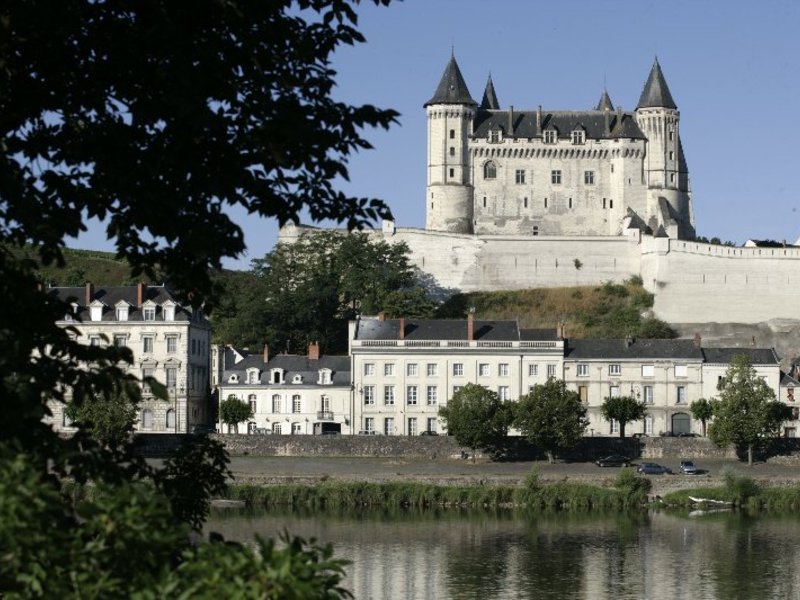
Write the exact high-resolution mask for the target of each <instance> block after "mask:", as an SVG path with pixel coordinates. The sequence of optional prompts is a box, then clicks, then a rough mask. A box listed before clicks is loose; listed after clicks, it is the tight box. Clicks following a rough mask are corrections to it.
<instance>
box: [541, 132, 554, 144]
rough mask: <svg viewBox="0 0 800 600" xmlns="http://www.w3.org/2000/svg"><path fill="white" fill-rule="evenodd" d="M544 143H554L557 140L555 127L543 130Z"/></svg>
mask: <svg viewBox="0 0 800 600" xmlns="http://www.w3.org/2000/svg"><path fill="white" fill-rule="evenodd" d="M543 141H544V143H545V144H555V143H556V142H557V141H558V132H557V131H556V130H555V129H548V130H546V131H545V132H544V139H543Z"/></svg>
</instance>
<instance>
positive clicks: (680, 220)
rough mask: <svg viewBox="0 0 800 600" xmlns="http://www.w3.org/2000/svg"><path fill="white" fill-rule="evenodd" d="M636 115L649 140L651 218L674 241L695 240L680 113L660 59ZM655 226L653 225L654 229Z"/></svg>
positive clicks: (646, 169)
mask: <svg viewBox="0 0 800 600" xmlns="http://www.w3.org/2000/svg"><path fill="white" fill-rule="evenodd" d="M635 114H636V121H637V123H638V125H639V128H640V129H641V130H642V132H643V133H644V134H645V136H647V154H646V156H645V161H644V173H645V179H646V181H647V187H648V214H650V215H657V220H658V223H657V225H663V227H664V229H665V230H666V231H667V232H668V233H669V235H670V237H677V238H681V239H692V238H694V235H695V232H694V212H693V209H692V203H691V192H690V189H689V172H688V168H687V166H686V159H685V158H684V155H683V146H682V145H681V138H680V113H679V112H678V107H677V105H676V104H675V101H674V100H673V99H672V94H670V91H669V87H668V86H667V82H666V79H664V73H663V72H662V71H661V65H659V64H658V59H656V60H655V61H654V62H653V67H652V69H650V75H649V77H648V78H647V83H645V85H644V90H642V95H641V97H640V98H639V104H638V105H637V106H636V113H635ZM654 224H655V223H650V225H651V227H652V226H653V225H654ZM653 229H654V230H655V229H656V227H653Z"/></svg>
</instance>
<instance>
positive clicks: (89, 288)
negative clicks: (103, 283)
mask: <svg viewBox="0 0 800 600" xmlns="http://www.w3.org/2000/svg"><path fill="white" fill-rule="evenodd" d="M92 300H94V284H93V283H87V284H86V302H85V304H86V306H89V305H90V304H91V303H92Z"/></svg>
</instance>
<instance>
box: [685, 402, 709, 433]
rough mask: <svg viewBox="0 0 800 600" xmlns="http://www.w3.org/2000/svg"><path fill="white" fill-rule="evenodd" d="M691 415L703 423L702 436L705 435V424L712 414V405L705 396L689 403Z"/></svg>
mask: <svg viewBox="0 0 800 600" xmlns="http://www.w3.org/2000/svg"><path fill="white" fill-rule="evenodd" d="M689 410H691V411H692V416H693V417H694V418H695V419H697V420H698V421H700V423H702V425H703V436H705V435H706V425H707V424H708V422H709V421H710V420H711V417H713V416H714V405H713V404H711V402H709V401H708V400H706V399H705V398H698V399H697V400H695V401H694V402H692V403H691V404H690V405H689Z"/></svg>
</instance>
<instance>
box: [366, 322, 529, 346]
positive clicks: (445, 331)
mask: <svg viewBox="0 0 800 600" xmlns="http://www.w3.org/2000/svg"><path fill="white" fill-rule="evenodd" d="M473 332H474V339H475V340H480V341H519V339H520V332H519V328H518V327H517V322H516V321H480V320H478V319H476V320H475V323H474V326H473ZM355 339H357V340H399V339H400V319H386V320H385V321H380V320H378V319H361V320H360V321H359V323H358V328H357V329H356V338H355ZM404 339H406V340H466V339H467V320H466V319H405V336H404Z"/></svg>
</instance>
